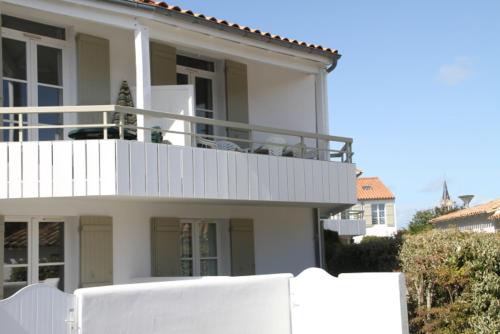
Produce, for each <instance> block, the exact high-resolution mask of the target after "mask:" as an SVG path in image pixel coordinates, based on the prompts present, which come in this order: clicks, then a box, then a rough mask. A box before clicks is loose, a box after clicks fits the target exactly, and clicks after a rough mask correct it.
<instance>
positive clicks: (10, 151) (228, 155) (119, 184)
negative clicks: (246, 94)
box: [0, 106, 356, 205]
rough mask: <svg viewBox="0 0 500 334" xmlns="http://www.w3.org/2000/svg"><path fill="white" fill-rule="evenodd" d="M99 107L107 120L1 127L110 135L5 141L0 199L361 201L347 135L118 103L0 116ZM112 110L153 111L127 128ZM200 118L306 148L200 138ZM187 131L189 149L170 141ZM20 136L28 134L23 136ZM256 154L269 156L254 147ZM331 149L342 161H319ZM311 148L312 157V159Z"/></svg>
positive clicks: (1, 154) (0, 159)
mask: <svg viewBox="0 0 500 334" xmlns="http://www.w3.org/2000/svg"><path fill="white" fill-rule="evenodd" d="M97 111H99V112H100V113H101V114H102V119H103V120H104V121H103V122H102V124H95V123H94V124H72V125H69V124H64V125H46V124H39V125H25V124H22V125H21V124H20V125H21V126H19V127H18V126H12V125H11V126H2V127H0V133H1V130H4V131H18V133H19V134H21V133H22V132H23V131H26V130H30V129H35V130H36V129H50V128H56V129H66V131H67V130H68V129H73V128H78V129H94V130H95V129H97V130H98V131H97V133H98V134H99V135H100V137H101V138H106V137H107V138H108V139H104V140H58V141H36V140H33V141H24V142H22V141H17V142H4V143H0V198H37V197H68V196H100V195H101V196H102V195H115V196H135V197H137V196H139V197H144V196H146V197H159V198H172V199H211V200H235V201H261V202H269V201H274V202H293V203H303V204H307V203H315V204H328V205H330V204H332V203H342V204H348V203H350V204H354V202H355V200H356V198H355V197H356V194H355V182H356V179H355V167H354V165H353V164H352V163H349V162H350V161H351V157H352V152H351V150H350V148H351V140H350V139H348V138H340V137H333V136H326V135H318V134H312V133H306V132H295V131H289V130H280V129H273V128H268V127H261V126H253V125H247V124H240V123H234V122H226V121H217V120H211V119H205V118H200V117H192V116H185V115H177V114H170V113H162V112H154V111H145V110H138V109H133V108H126V107H119V106H75V107H69V106H68V107H40V108H0V116H2V114H17V115H21V116H20V117H18V119H21V117H22V115H24V114H29V113H35V114H36V113H38V114H41V113H64V114H66V113H68V114H69V113H77V114H78V113H80V114H82V113H96V112H97ZM114 113H118V114H120V115H125V114H135V115H138V117H140V116H145V115H146V116H148V117H150V119H149V124H150V125H151V126H148V127H146V126H143V127H138V126H135V125H130V124H127V125H125V124H124V123H125V122H124V119H125V117H119V118H120V122H119V124H114V123H111V122H108V121H107V120H108V119H109V118H110V117H112V116H113V115H112V114H114ZM115 116H116V115H115ZM2 118H3V117H2ZM114 118H115V119H116V117H114ZM157 118H168V119H170V120H173V121H172V122H171V123H169V125H170V127H168V126H167V127H160V128H155V127H154V126H155V124H157V123H156V122H155V119H157ZM177 121H182V122H183V124H182V126H178V125H179V124H174V122H177ZM146 123H148V122H146ZM196 124H209V125H212V126H222V127H225V128H226V129H230V130H234V129H236V130H238V131H242V130H245V131H247V132H256V131H258V132H262V133H266V134H271V135H283V136H286V138H287V139H288V140H290V138H291V137H293V136H295V137H297V138H298V141H299V144H300V145H298V146H294V144H292V145H281V144H279V143H272V145H274V146H272V147H270V148H269V146H266V145H269V143H266V142H259V141H252V139H251V136H248V139H246V138H237V137H231V136H219V135H200V134H197V133H196V131H194V130H191V129H194V128H195V125H196ZM131 130H133V131H135V132H136V135H137V136H138V137H139V138H140V137H142V138H151V137H153V138H156V140H155V141H156V143H155V142H141V141H139V140H124V139H120V138H127V137H130V133H127V131H131ZM99 131H100V132H99ZM141 132H142V133H141ZM95 133H96V132H95V131H94V135H95ZM65 137H67V136H65ZM183 137H187V138H188V139H193V141H191V142H188V141H183V142H185V143H186V145H184V146H183V145H168V144H169V143H170V142H177V143H179V142H181V141H179V138H183ZM18 138H20V139H22V136H21V135H19V136H18ZM27 139H30V138H27ZM199 139H201V141H202V143H203V144H204V143H216V145H215V148H219V149H206V148H204V147H206V146H204V147H201V148H200V147H196V144H200V141H199ZM203 140H204V141H203ZM218 140H223V141H226V142H229V141H230V142H232V143H236V142H237V143H240V145H241V146H242V147H243V146H244V145H245V144H244V143H246V146H248V149H242V150H240V152H238V151H237V150H234V147H235V146H233V147H229V148H230V149H233V150H234V151H228V150H224V149H222V148H220V147H218V145H217V141H218ZM313 141H314V142H315V143H319V142H320V141H323V142H324V144H323V145H329V143H330V142H334V143H336V144H339V143H340V144H341V145H343V146H342V147H341V149H338V150H334V149H330V148H328V149H322V148H315V147H309V146H307V145H306V144H308V143H312V142H313ZM320 145H321V143H319V144H318V146H320ZM256 146H257V148H255V147H256ZM266 147H267V148H268V151H267V152H266V150H265V148H266ZM276 147H282V150H281V151H280V150H278V152H281V153H282V155H285V156H283V157H279V156H275V155H269V153H271V154H272V153H275V152H276V150H275V148H276ZM297 147H299V148H300V149H297ZM326 147H329V146H326ZM241 151H243V152H241ZM255 151H257V152H258V153H268V154H249V153H253V152H255ZM286 152H289V153H286ZM311 152H313V153H314V154H311ZM329 154H330V156H332V157H336V158H337V159H339V160H340V161H339V162H336V161H328V160H320V159H319V158H323V157H325V156H326V158H328V155H329ZM286 155H289V156H286ZM308 155H309V157H310V158H309V159H306V157H307V156H308ZM299 157H303V158H299Z"/></svg>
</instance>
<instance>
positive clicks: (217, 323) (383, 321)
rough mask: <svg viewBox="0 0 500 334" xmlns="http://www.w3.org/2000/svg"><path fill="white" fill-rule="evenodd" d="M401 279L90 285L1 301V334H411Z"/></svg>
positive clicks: (314, 276) (369, 276)
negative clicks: (92, 286)
mask: <svg viewBox="0 0 500 334" xmlns="http://www.w3.org/2000/svg"><path fill="white" fill-rule="evenodd" d="M405 293H406V289H405V282H404V276H403V275H402V274H400V273H366V274H345V275H340V276H339V277H338V278H336V277H333V276H330V275H329V274H327V273H326V272H324V271H323V270H321V269H317V268H311V269H307V270H306V271H304V272H303V273H301V274H300V275H298V276H297V277H293V276H292V275H290V274H279V275H261V276H245V277H201V278H197V279H196V278H195V279H192V280H181V281H167V282H153V283H136V284H127V285H114V286H106V287H97V288H85V289H79V290H76V291H75V294H66V293H63V292H60V291H58V290H57V289H55V288H53V287H51V286H48V285H43V284H36V285H31V286H28V287H26V288H24V289H22V290H20V291H19V292H18V293H16V294H15V295H13V296H11V297H10V298H7V299H5V300H3V301H0V334H4V333H5V334H31V333H33V334H34V333H37V334H63V333H64V334H76V333H78V334H99V333H105V334H112V333H145V334H148V333H183V334H199V333H203V334H233V333H238V334H240V333H242V334H245V333H247V334H310V333H314V334H327V333H341V334H359V333H375V334H378V333H380V334H407V333H408V321H407V314H406V312H407V311H406V299H405Z"/></svg>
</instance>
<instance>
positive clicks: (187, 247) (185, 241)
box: [181, 223, 193, 258]
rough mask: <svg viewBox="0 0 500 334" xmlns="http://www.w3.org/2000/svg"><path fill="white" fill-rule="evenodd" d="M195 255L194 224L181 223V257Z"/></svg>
mask: <svg viewBox="0 0 500 334" xmlns="http://www.w3.org/2000/svg"><path fill="white" fill-rule="evenodd" d="M186 257H193V237H192V224H188V223H181V258H186Z"/></svg>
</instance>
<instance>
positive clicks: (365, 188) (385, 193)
mask: <svg viewBox="0 0 500 334" xmlns="http://www.w3.org/2000/svg"><path fill="white" fill-rule="evenodd" d="M357 191H358V200H359V201H363V200H377V199H395V197H394V194H393V193H392V192H391V191H390V190H389V188H387V187H386V186H385V185H384V184H383V183H382V181H380V179H379V178H378V177H362V178H359V179H358V182H357Z"/></svg>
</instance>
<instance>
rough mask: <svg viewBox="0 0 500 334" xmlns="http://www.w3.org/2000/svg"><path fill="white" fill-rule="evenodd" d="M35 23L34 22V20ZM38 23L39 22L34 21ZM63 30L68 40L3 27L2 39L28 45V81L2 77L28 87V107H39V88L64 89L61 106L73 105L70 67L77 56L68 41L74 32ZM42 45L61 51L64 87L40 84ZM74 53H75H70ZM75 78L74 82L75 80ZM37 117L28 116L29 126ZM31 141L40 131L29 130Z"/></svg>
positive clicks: (34, 122) (65, 132) (64, 134)
mask: <svg viewBox="0 0 500 334" xmlns="http://www.w3.org/2000/svg"><path fill="white" fill-rule="evenodd" d="M32 21H33V20H32ZM34 22H37V21H34ZM61 28H65V29H66V40H61V39H57V38H51V37H47V36H42V35H36V34H33V33H27V32H23V31H20V30H14V29H10V28H4V27H1V37H2V38H8V39H14V40H18V41H21V42H24V43H26V80H19V79H12V78H8V77H2V80H9V81H16V82H23V83H26V85H27V98H28V100H27V105H28V106H31V107H36V106H38V86H44V87H53V88H58V89H62V103H61V105H63V106H64V105H69V104H72V101H73V100H74V99H73V98H72V97H73V94H72V91H71V88H72V85H71V84H70V80H72V75H71V73H73V71H72V70H71V67H72V66H70V63H71V61H70V59H71V57H73V56H74V55H75V50H74V49H75V48H74V45H71V43H68V39H69V38H71V37H73V33H72V30H70V29H67V27H64V26H61ZM38 45H42V46H46V47H51V48H57V49H61V52H62V68H61V70H62V85H61V86H56V85H50V84H42V83H39V82H38V71H37V69H38V66H37V65H38V64H37V57H36V55H37V46H38ZM70 51H73V52H70ZM74 78H75V77H74V76H73V80H74ZM37 118H38V117H37V115H33V114H31V115H28V122H27V123H28V124H29V125H35V124H36V123H38V119H37ZM64 123H67V119H66V115H63V124H64ZM68 131H69V130H68V129H63V139H67V133H68ZM28 138H29V140H38V131H37V130H36V129H31V130H28Z"/></svg>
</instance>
